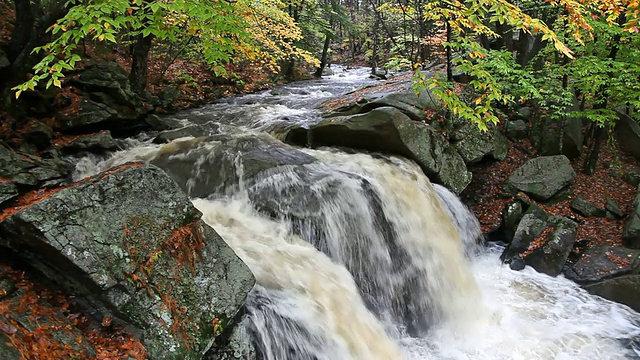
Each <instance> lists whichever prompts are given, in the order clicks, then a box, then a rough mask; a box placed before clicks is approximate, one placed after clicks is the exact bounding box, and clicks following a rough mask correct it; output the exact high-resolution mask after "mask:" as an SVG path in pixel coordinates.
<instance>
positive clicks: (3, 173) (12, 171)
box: [0, 146, 71, 186]
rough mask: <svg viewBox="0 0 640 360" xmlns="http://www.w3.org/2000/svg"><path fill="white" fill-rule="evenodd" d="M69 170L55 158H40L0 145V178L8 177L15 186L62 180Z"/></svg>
mask: <svg viewBox="0 0 640 360" xmlns="http://www.w3.org/2000/svg"><path fill="white" fill-rule="evenodd" d="M70 171H71V169H70V168H69V167H68V166H67V165H66V164H65V163H63V162H61V161H58V160H57V159H42V158H40V157H38V156H35V155H30V154H26V153H22V152H14V151H12V150H9V149H7V148H5V147H3V146H0V178H5V179H10V180H11V182H13V184H14V185H16V186H21V185H25V186H35V185H38V184H39V183H40V182H43V181H49V180H52V179H60V180H61V181H62V180H63V179H64V178H66V177H67V175H69V173H70Z"/></svg>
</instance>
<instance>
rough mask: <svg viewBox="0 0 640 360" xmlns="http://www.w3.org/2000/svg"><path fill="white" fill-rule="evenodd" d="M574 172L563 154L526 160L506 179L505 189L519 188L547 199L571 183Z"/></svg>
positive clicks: (532, 195)
mask: <svg viewBox="0 0 640 360" xmlns="http://www.w3.org/2000/svg"><path fill="white" fill-rule="evenodd" d="M575 177H576V173H575V171H574V170H573V168H572V167H571V163H570V162H569V159H567V157H566V156H564V155H558V156H541V157H538V158H534V159H531V160H528V161H527V162H526V163H525V164H524V165H523V166H521V167H519V168H518V169H516V170H515V171H514V172H513V173H512V174H511V175H510V176H509V178H508V179H507V189H508V190H511V191H513V190H514V189H515V190H520V191H523V192H525V193H526V194H528V195H530V196H531V197H533V198H534V199H536V200H540V201H544V200H549V199H550V198H552V197H553V196H554V195H556V194H558V193H559V192H560V191H561V190H563V189H564V188H565V187H566V186H568V185H569V184H571V182H572V181H573V179H574V178H575Z"/></svg>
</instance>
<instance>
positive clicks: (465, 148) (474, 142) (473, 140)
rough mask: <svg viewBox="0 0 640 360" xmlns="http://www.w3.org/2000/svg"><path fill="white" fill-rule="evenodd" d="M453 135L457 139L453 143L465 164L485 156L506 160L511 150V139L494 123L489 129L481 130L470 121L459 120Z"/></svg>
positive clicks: (477, 160)
mask: <svg viewBox="0 0 640 360" xmlns="http://www.w3.org/2000/svg"><path fill="white" fill-rule="evenodd" d="M455 126H456V130H455V131H454V134H453V136H454V137H455V139H456V140H457V141H455V142H454V143H453V144H454V145H455V147H456V150H457V151H458V153H459V154H460V155H461V156H462V159H463V160H464V162H465V164H473V163H476V162H479V161H480V160H482V159H484V158H485V157H491V158H493V159H495V160H504V159H505V158H506V157H507V151H508V150H509V141H508V140H507V138H506V137H505V136H504V135H503V134H502V132H500V130H499V129H498V128H497V127H496V126H495V125H493V124H489V125H488V130H487V131H481V130H480V129H479V128H478V126H476V125H475V124H473V123H471V122H470V121H464V120H458V121H457V122H456V125H455Z"/></svg>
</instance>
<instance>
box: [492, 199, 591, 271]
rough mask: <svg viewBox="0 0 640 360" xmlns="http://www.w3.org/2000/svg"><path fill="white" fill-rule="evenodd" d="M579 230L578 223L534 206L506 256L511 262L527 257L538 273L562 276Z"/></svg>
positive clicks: (523, 219)
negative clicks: (551, 214)
mask: <svg viewBox="0 0 640 360" xmlns="http://www.w3.org/2000/svg"><path fill="white" fill-rule="evenodd" d="M577 231H578V224H576V223H575V222H573V221H571V220H569V219H567V218H565V217H561V216H550V215H549V214H547V213H546V212H544V210H542V209H541V208H539V207H538V206H536V205H532V206H530V207H529V209H528V210H527V212H526V213H525V215H524V216H523V217H522V220H520V224H518V228H517V229H516V233H515V235H514V238H513V241H512V242H511V243H510V244H509V246H508V247H507V248H506V249H505V251H504V253H503V254H502V259H503V261H504V262H506V263H509V264H511V263H514V262H516V263H517V262H519V261H520V260H524V263H525V264H526V265H530V266H531V267H533V268H534V269H535V270H536V271H538V272H541V273H544V274H547V275H549V276H558V275H559V274H560V273H561V271H562V268H563V267H564V264H565V263H566V261H567V258H568V257H569V253H570V252H571V250H572V249H573V244H574V243H575V240H576V235H577ZM515 267H516V268H520V267H521V266H515Z"/></svg>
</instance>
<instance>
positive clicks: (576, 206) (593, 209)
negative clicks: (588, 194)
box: [570, 195, 605, 217]
mask: <svg viewBox="0 0 640 360" xmlns="http://www.w3.org/2000/svg"><path fill="white" fill-rule="evenodd" d="M570 207H571V209H573V211H575V212H576V213H578V214H580V215H582V216H585V217H594V216H596V217H603V216H605V211H604V209H600V208H599V207H597V206H595V205H594V204H593V203H592V202H591V201H589V200H587V199H585V198H584V196H582V195H578V196H576V198H575V199H573V201H572V202H571V205H570Z"/></svg>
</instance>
